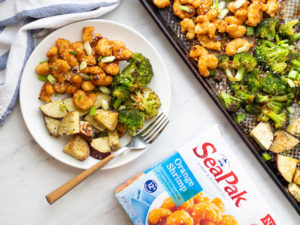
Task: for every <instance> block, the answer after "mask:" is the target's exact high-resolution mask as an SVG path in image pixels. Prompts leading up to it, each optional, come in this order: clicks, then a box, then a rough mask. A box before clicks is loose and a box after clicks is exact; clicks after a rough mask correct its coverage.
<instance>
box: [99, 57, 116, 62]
mask: <svg viewBox="0 0 300 225" xmlns="http://www.w3.org/2000/svg"><path fill="white" fill-rule="evenodd" d="M115 59H116V57H114V56H113V55H111V56H106V57H103V58H101V60H100V61H101V62H103V63H109V62H113V61H114V60H115Z"/></svg>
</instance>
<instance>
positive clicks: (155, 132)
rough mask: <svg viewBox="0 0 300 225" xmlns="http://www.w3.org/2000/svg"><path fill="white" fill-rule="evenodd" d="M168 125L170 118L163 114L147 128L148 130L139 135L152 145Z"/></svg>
mask: <svg viewBox="0 0 300 225" xmlns="http://www.w3.org/2000/svg"><path fill="white" fill-rule="evenodd" d="M168 123H169V120H168V117H167V116H166V115H165V114H164V113H163V112H162V113H160V114H159V115H158V116H157V117H156V118H155V120H154V121H153V122H152V123H151V124H150V125H148V126H147V128H146V129H144V130H143V131H142V132H140V133H139V134H138V135H139V136H140V137H142V138H143V139H144V140H145V141H146V142H147V143H149V144H152V143H153V142H154V141H155V140H156V138H157V137H158V136H159V135H160V134H161V132H163V130H164V129H165V127H166V126H167V125H168Z"/></svg>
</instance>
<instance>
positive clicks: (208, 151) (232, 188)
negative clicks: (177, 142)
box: [193, 142, 247, 207]
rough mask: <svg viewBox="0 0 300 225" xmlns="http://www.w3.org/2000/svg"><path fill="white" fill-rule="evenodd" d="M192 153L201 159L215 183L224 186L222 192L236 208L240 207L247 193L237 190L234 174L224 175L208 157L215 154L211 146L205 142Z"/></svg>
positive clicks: (237, 180) (215, 150) (214, 149)
mask: <svg viewBox="0 0 300 225" xmlns="http://www.w3.org/2000/svg"><path fill="white" fill-rule="evenodd" d="M193 152H194V154H195V155H196V156H197V157H198V158H200V159H203V164H204V166H205V167H206V168H208V171H209V172H210V173H211V174H212V175H213V176H214V179H215V181H216V182H217V183H219V184H222V185H223V186H224V191H225V192H226V193H227V194H228V196H229V197H230V198H231V199H232V200H233V201H235V206H236V207H240V206H241V202H242V201H247V199H246V196H245V195H246V194H247V191H245V190H243V191H241V190H239V189H238V187H237V185H238V183H239V178H238V177H237V176H236V175H235V173H234V172H233V171H230V172H228V173H224V171H223V169H222V168H221V167H220V166H218V165H217V162H216V160H214V159H213V158H212V157H209V156H213V154H215V153H216V152H217V149H216V148H215V146H214V145H213V144H211V143H208V142H206V143H204V144H203V145H202V148H201V149H200V148H198V147H195V148H193Z"/></svg>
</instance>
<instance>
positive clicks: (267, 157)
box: [262, 152, 272, 161]
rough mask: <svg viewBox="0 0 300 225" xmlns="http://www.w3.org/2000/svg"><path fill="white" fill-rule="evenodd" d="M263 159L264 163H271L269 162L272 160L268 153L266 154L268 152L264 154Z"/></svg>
mask: <svg viewBox="0 0 300 225" xmlns="http://www.w3.org/2000/svg"><path fill="white" fill-rule="evenodd" d="M262 158H263V160H264V161H269V160H271V159H272V157H271V156H270V155H269V154H268V153H266V152H264V153H263V154H262Z"/></svg>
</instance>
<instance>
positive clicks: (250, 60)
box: [232, 52, 257, 81]
mask: <svg viewBox="0 0 300 225" xmlns="http://www.w3.org/2000/svg"><path fill="white" fill-rule="evenodd" d="M256 65H257V61H256V59H255V58H254V57H253V56H252V55H250V54H249V53H245V52H242V53H238V54H236V55H235V56H234V57H233V60H232V67H233V68H235V69H237V73H236V75H235V80H236V81H241V80H242V79H243V78H244V75H245V73H246V72H248V71H253V70H254V68H255V67H256Z"/></svg>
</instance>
